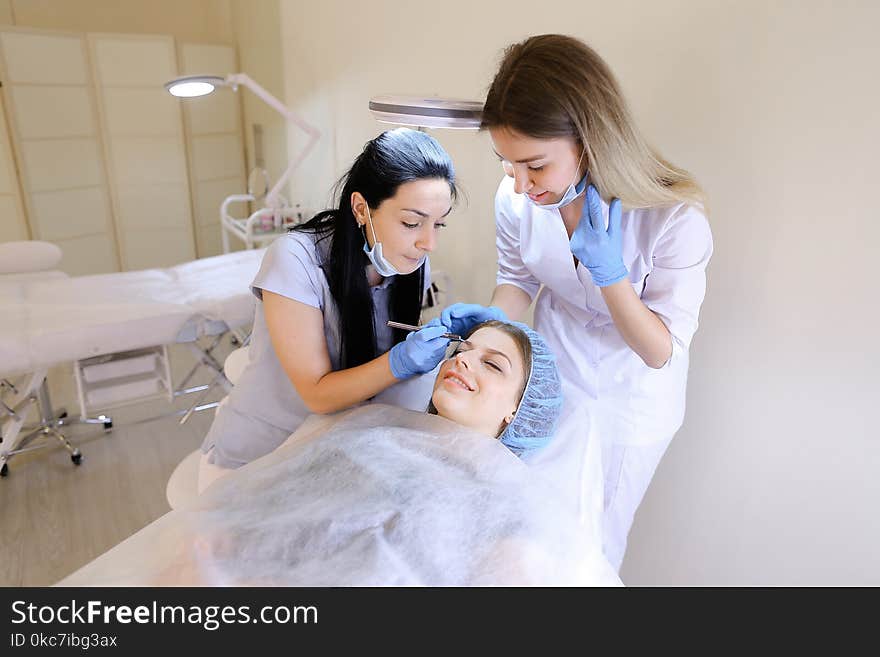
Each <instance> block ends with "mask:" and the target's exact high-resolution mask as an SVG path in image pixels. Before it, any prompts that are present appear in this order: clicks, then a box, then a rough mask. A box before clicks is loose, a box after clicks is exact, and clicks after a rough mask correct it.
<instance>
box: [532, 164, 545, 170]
mask: <svg viewBox="0 0 880 657" xmlns="http://www.w3.org/2000/svg"><path fill="white" fill-rule="evenodd" d="M543 169H544V165H543V164H542V165H541V166H539V167H529V171H541V170H543Z"/></svg>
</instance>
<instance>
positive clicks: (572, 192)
mask: <svg viewBox="0 0 880 657" xmlns="http://www.w3.org/2000/svg"><path fill="white" fill-rule="evenodd" d="M585 152H586V151H582V152H581V157H580V159H579V160H578V164H577V170H578V171H580V168H581V162H582V161H583V159H584V153H585ZM575 175H577V174H575ZM589 175H590V173H589V171H588V172H586V173H585V174H584V177H583V178H581V179H580V182H577V178H575V180H572V181H571V184H570V185H569V186H568V189H566V190H565V193H564V194H563V195H562V198H560V199H559V200H558V201H556V203H538V202H536V201H534V200H532V198H531V197H530V196H529V195H528V194H525V195H524V196H525V197H526V198H527V199H528V201H529V203H531V204H532V205H534V206H535V207H536V208H542V209H544V210H558V209H559V208H564V207H565V206H566V205H568V204H569V203H571V202H572V201H574V200H575V199H576V198H577V197H578V196H580V195H581V194H583V193H584V190H585V189H586V188H587V178H588V177H589ZM576 182H577V184H575V183H576Z"/></svg>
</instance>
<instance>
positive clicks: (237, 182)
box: [179, 43, 249, 258]
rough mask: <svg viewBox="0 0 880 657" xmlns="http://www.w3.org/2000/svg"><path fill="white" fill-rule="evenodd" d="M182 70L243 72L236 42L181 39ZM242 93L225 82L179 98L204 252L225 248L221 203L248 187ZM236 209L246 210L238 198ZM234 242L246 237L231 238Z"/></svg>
mask: <svg viewBox="0 0 880 657" xmlns="http://www.w3.org/2000/svg"><path fill="white" fill-rule="evenodd" d="M179 56H180V71H181V74H182V75H195V74H199V73H202V74H211V75H220V76H222V77H225V76H226V75H228V74H230V73H238V67H237V64H236V57H235V49H234V48H232V47H231V46H218V45H204V44H189V43H187V44H182V45H181V46H180V49H179ZM242 93H249V92H248V91H247V90H246V89H240V90H239V91H238V92H237V93H236V92H233V91H232V89H229V88H220V89H217V90H215V92H214V93H212V94H210V95H208V96H202V97H199V98H187V99H183V100H181V101H180V103H181V105H182V106H183V108H184V116H185V118H186V132H187V139H188V146H189V148H188V150H189V156H190V160H189V163H190V182H191V184H192V187H193V190H192V191H193V194H192V198H193V215H194V220H195V226H196V244H197V246H198V255H199V257H200V258H203V257H205V256H209V255H216V254H218V253H221V251H222V248H221V245H220V204H221V203H222V202H223V199H224V198H226V197H227V196H229V195H230V194H243V193H245V192H246V191H247V189H246V185H247V183H246V181H245V171H244V169H245V165H244V144H243V141H242V133H241V109H240V108H241V101H240V98H239V95H238V94H242ZM234 209H235V212H236V213H241V212H242V206H241V205H240V204H239V205H237V206H236V207H235V208H234ZM231 243H232V245H233V247H235V248H240V247H241V246H242V244H241V242H238V241H237V240H232V242H231Z"/></svg>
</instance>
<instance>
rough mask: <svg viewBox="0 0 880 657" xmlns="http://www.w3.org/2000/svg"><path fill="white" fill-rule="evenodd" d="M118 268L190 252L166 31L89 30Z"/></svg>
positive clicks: (182, 257) (178, 258) (159, 262)
mask: <svg viewBox="0 0 880 657" xmlns="http://www.w3.org/2000/svg"><path fill="white" fill-rule="evenodd" d="M88 41H89V47H90V50H91V53H92V60H93V70H94V80H95V85H96V88H97V90H98V93H97V96H98V100H99V113H100V115H101V118H102V126H103V131H104V146H105V152H106V159H107V162H108V170H109V172H110V178H111V190H112V198H113V208H114V216H115V220H116V232H117V235H118V236H119V245H120V259H121V261H122V267H123V269H145V268H149V267H166V266H170V265H174V264H178V263H180V262H185V261H187V260H192V259H194V258H195V257H196V250H195V244H194V239H193V221H192V209H191V200H190V188H189V180H188V176H187V165H186V151H185V145H184V135H183V124H182V120H181V108H180V104H179V102H180V101H178V100H177V99H176V98H174V97H173V96H171V95H170V94H168V93H167V92H166V91H165V90H164V88H163V84H164V83H165V82H167V81H168V80H170V79H172V78H174V77H176V75H177V63H176V55H175V48H174V40H173V39H172V38H171V37H170V36H162V35H156V36H146V35H145V36H141V35H128V34H89V35H88Z"/></svg>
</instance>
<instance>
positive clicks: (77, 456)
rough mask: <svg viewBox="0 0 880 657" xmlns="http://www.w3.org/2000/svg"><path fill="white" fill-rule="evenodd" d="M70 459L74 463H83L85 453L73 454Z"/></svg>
mask: <svg viewBox="0 0 880 657" xmlns="http://www.w3.org/2000/svg"><path fill="white" fill-rule="evenodd" d="M70 460H71V461H73V464H74V465H79V464H80V463H82V460H83V455H82V454H71V455H70Z"/></svg>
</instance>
